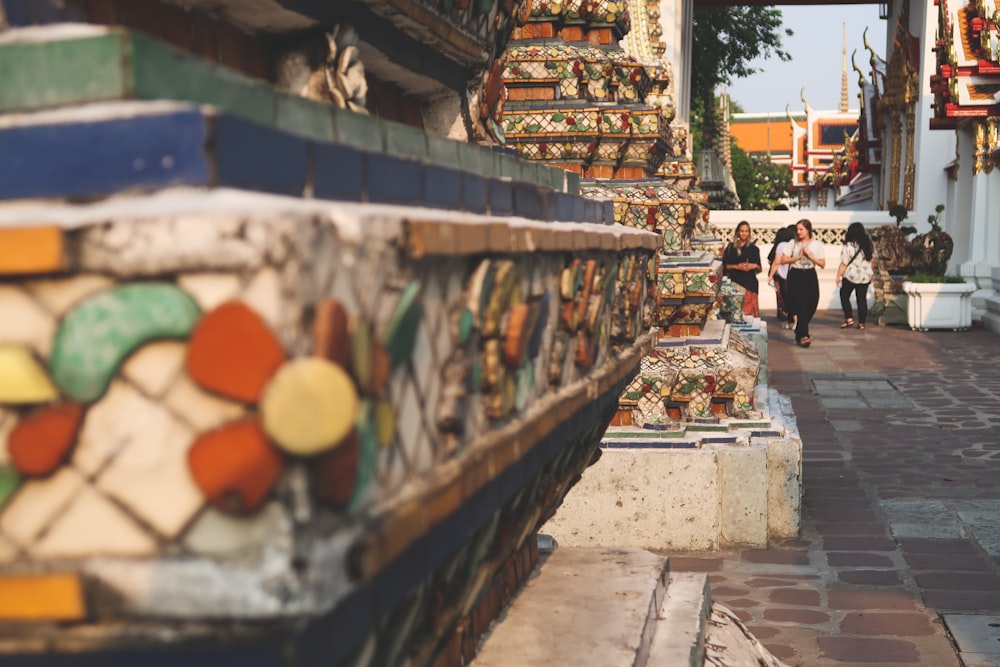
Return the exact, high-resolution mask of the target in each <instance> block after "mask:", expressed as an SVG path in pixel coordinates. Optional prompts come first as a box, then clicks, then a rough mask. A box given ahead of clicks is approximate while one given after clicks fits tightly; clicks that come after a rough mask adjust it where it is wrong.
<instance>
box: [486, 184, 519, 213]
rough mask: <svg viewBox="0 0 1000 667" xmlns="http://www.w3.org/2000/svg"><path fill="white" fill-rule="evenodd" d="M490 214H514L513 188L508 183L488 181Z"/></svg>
mask: <svg viewBox="0 0 1000 667" xmlns="http://www.w3.org/2000/svg"><path fill="white" fill-rule="evenodd" d="M490 214H491V215H513V214H514V186H513V185H512V184H511V182H510V181H505V180H502V179H499V178H493V179H490Z"/></svg>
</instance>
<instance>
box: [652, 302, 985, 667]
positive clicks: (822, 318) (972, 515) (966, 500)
mask: <svg viewBox="0 0 1000 667" xmlns="http://www.w3.org/2000/svg"><path fill="white" fill-rule="evenodd" d="M839 323H840V316H839V313H836V312H834V311H826V312H821V313H819V314H818V316H817V319H816V320H815V321H814V322H813V327H812V334H813V341H814V342H813V345H812V347H811V348H809V349H801V348H798V347H796V346H795V345H794V339H793V337H792V336H791V332H789V331H785V330H781V329H778V328H777V327H776V326H775V325H773V324H772V325H771V340H770V343H769V349H768V353H769V357H770V359H769V364H770V372H771V385H772V386H773V387H775V388H777V389H778V390H779V391H781V392H782V393H784V394H786V395H788V396H790V397H791V398H792V401H793V404H794V407H795V413H796V416H797V418H798V426H799V430H800V433H801V435H802V440H803V442H804V463H803V478H804V498H803V521H802V537H801V539H800V540H799V541H798V542H795V543H792V544H786V545H781V546H778V547H775V548H771V549H767V550H746V551H740V552H722V553H718V552H716V553H712V554H678V555H671V560H670V568H671V570H672V571H706V572H709V573H710V575H711V576H710V580H711V582H712V593H713V597H714V599H715V600H717V601H719V602H721V603H722V604H725V605H727V606H728V607H730V608H731V609H732V610H733V611H735V612H736V613H737V614H738V615H739V617H740V618H741V619H743V620H744V622H746V623H747V624H748V625H749V626H750V628H751V629H752V630H753V631H754V633H755V634H756V636H757V637H758V638H759V639H760V640H761V641H763V642H764V644H765V645H766V646H767V647H768V648H769V649H770V650H771V651H772V653H774V654H775V655H776V656H777V657H779V658H781V659H782V660H784V661H785V662H786V663H788V664H789V665H807V666H809V667H820V666H824V665H838V666H839V665H845V664H846V665H879V666H881V667H885V666H889V665H913V664H919V665H930V666H933V667H951V666H958V665H962V664H964V666H965V667H984V666H986V665H989V666H995V665H1000V336H997V334H995V333H991V332H988V331H985V330H983V329H973V330H972V331H968V332H950V331H948V332H926V333H919V332H912V331H909V330H907V329H905V328H898V327H878V326H869V328H868V330H867V331H864V332H862V331H858V330H857V329H849V330H843V331H841V330H839V329H838V328H837V326H838V325H839ZM991 654H992V655H991ZM959 656H961V661H960V657H959Z"/></svg>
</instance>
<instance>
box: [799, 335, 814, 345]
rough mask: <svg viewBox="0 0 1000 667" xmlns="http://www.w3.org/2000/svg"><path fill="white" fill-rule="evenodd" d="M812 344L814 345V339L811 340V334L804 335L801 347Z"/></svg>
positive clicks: (800, 343)
mask: <svg viewBox="0 0 1000 667" xmlns="http://www.w3.org/2000/svg"><path fill="white" fill-rule="evenodd" d="M810 345H812V341H811V340H809V336H803V337H802V339H801V340H799V347H809V346H810Z"/></svg>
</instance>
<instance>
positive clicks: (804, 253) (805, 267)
mask: <svg viewBox="0 0 1000 667" xmlns="http://www.w3.org/2000/svg"><path fill="white" fill-rule="evenodd" d="M795 237H796V238H795V241H794V242H792V247H791V249H790V250H789V251H788V254H787V255H785V256H784V257H782V262H784V263H785V264H788V265H789V267H788V296H789V297H790V298H791V302H792V311H793V312H794V313H795V317H796V322H795V342H796V343H798V344H799V345H800V346H801V347H809V346H810V345H811V344H812V339H811V338H810V337H809V323H810V322H811V321H812V318H813V315H815V314H816V308H817V307H818V306H819V277H818V276H817V275H816V267H817V266H818V267H819V268H821V269H822V268H824V267H826V248H825V246H824V245H823V242H822V241H820V240H819V239H815V238H813V229H812V222H810V221H809V220H807V219H805V218H803V219H802V220H799V221H798V222H796V223H795Z"/></svg>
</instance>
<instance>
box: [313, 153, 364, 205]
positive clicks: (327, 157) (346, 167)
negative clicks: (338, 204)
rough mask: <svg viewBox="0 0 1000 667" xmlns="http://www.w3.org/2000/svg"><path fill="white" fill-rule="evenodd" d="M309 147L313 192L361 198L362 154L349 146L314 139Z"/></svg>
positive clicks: (330, 196)
mask: <svg viewBox="0 0 1000 667" xmlns="http://www.w3.org/2000/svg"><path fill="white" fill-rule="evenodd" d="M311 148H312V156H313V159H312V169H313V173H312V178H313V194H314V195H315V196H316V197H317V198H318V199H339V200H342V201H361V200H362V196H363V195H364V178H365V154H364V153H362V152H361V151H359V150H356V149H354V148H351V147H350V146H343V145H340V144H330V143H326V142H316V143H313V144H312V145H311Z"/></svg>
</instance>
